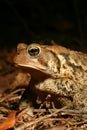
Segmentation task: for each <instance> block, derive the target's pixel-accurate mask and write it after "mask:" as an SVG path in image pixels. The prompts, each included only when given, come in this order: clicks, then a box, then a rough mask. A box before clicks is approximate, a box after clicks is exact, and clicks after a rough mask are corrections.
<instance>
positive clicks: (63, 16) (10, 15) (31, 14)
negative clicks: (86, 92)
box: [0, 0, 87, 52]
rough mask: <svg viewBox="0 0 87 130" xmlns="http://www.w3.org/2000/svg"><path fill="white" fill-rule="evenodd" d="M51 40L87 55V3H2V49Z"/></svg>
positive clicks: (12, 0)
mask: <svg viewBox="0 0 87 130" xmlns="http://www.w3.org/2000/svg"><path fill="white" fill-rule="evenodd" d="M52 40H53V41H54V42H56V43H57V44H61V45H63V46H66V47H69V48H71V49H76V50H81V51H84V52H87V45H86V44H87V43H86V42H87V4H86V0H53V1H51V0H0V48H11V47H14V46H16V45H17V44H18V43H19V42H26V43H31V42H45V43H47V44H48V43H49V44H50V42H51V41H52Z"/></svg>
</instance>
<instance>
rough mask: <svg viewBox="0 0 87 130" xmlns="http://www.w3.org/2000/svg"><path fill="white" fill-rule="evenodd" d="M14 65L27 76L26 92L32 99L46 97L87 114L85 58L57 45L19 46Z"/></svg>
mask: <svg viewBox="0 0 87 130" xmlns="http://www.w3.org/2000/svg"><path fill="white" fill-rule="evenodd" d="M14 62H15V63H16V64H17V65H18V66H20V67H22V68H24V69H27V72H29V73H30V74H31V83H30V89H31V90H32V91H33V93H35V94H36V95H48V94H50V95H52V96H53V98H55V99H57V101H58V102H57V103H58V104H61V106H69V107H71V108H74V109H78V110H87V54H84V53H82V52H77V51H73V50H70V49H67V48H65V47H62V46H59V45H39V44H37V43H33V44H30V45H26V44H24V43H20V44H19V45H18V47H17V55H16V56H15V58H14ZM43 97H44V96H43Z"/></svg>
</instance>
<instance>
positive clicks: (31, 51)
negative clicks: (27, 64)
mask: <svg viewBox="0 0 87 130" xmlns="http://www.w3.org/2000/svg"><path fill="white" fill-rule="evenodd" d="M28 53H29V55H30V56H37V55H38V54H39V53H40V48H38V47H32V48H29V49H28Z"/></svg>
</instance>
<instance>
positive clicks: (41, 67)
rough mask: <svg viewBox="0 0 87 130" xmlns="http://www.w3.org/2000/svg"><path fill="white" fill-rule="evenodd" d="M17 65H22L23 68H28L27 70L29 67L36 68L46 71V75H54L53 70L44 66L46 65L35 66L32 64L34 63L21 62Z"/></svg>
mask: <svg viewBox="0 0 87 130" xmlns="http://www.w3.org/2000/svg"><path fill="white" fill-rule="evenodd" d="M17 66H19V67H22V68H26V69H27V70H28V69H29V70H30V69H31V70H32V69H34V70H37V71H40V72H42V73H44V74H46V75H51V76H52V73H51V71H50V70H49V69H47V68H46V67H44V66H35V65H33V66H32V64H29V65H25V64H21V63H20V64H17Z"/></svg>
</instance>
